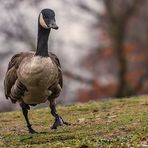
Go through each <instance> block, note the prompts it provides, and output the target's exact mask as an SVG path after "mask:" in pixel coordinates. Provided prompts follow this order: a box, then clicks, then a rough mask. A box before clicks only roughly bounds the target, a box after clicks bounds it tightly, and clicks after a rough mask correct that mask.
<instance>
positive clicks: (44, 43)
mask: <svg viewBox="0 0 148 148" xmlns="http://www.w3.org/2000/svg"><path fill="white" fill-rule="evenodd" d="M49 33H50V29H44V28H43V27H41V26H40V25H38V39H37V50H36V54H35V55H36V56H42V57H48V56H49V55H48V37H49Z"/></svg>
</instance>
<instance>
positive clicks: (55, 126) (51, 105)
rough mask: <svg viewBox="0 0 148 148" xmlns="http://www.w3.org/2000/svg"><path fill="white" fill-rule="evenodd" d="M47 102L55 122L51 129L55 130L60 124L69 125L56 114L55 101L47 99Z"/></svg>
mask: <svg viewBox="0 0 148 148" xmlns="http://www.w3.org/2000/svg"><path fill="white" fill-rule="evenodd" d="M49 102H50V109H51V114H52V115H53V116H54V117H55V121H54V124H53V125H52V127H51V129H57V127H58V126H61V125H62V124H65V125H70V124H69V123H67V122H65V121H64V120H63V119H62V117H61V116H59V115H58V114H57V111H56V104H55V99H49Z"/></svg>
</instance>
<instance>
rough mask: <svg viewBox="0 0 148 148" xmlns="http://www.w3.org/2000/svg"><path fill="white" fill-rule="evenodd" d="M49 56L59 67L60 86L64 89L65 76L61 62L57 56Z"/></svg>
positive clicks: (51, 54)
mask: <svg viewBox="0 0 148 148" xmlns="http://www.w3.org/2000/svg"><path fill="white" fill-rule="evenodd" d="M49 56H50V58H51V59H52V60H53V61H54V62H55V64H56V65H57V67H58V72H59V84H60V86H61V88H62V87H63V74H62V70H61V64H60V61H59V59H58V57H57V56H56V55H55V54H53V53H51V52H49Z"/></svg>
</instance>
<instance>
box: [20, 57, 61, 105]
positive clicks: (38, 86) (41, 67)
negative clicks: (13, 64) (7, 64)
mask: <svg viewBox="0 0 148 148" xmlns="http://www.w3.org/2000/svg"><path fill="white" fill-rule="evenodd" d="M18 78H19V80H20V81H21V82H22V83H23V84H24V85H25V86H26V88H27V90H28V91H27V92H25V94H24V97H23V100H24V101H25V102H26V103H28V102H29V103H42V102H45V101H46V100H47V97H48V96H49V95H50V92H49V90H48V88H49V87H50V86H51V85H52V84H53V83H54V82H56V81H57V79H58V68H57V66H56V65H55V64H54V63H53V62H52V60H51V59H50V58H49V57H47V58H42V57H38V56H37V57H33V58H31V59H29V60H24V62H23V64H22V65H21V66H20V68H19V70H18Z"/></svg>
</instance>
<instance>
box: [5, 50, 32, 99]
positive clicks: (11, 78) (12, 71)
mask: <svg viewBox="0 0 148 148" xmlns="http://www.w3.org/2000/svg"><path fill="white" fill-rule="evenodd" d="M30 54H32V53H24V52H21V53H18V54H16V55H14V56H13V57H12V58H11V60H10V62H9V64H8V69H7V72H6V75H5V79H4V90H5V96H6V98H7V99H8V98H9V97H10V93H11V88H12V87H13V85H14V84H15V82H16V80H17V69H18V67H19V65H20V63H21V61H22V60H23V59H24V58H25V57H26V56H28V55H30Z"/></svg>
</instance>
